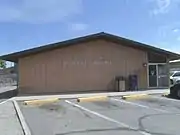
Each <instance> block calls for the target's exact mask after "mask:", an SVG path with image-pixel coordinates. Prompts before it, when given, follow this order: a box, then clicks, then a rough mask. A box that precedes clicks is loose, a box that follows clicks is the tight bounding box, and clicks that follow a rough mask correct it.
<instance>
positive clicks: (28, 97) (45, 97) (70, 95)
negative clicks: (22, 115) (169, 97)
mask: <svg viewBox="0 0 180 135" xmlns="http://www.w3.org/2000/svg"><path fill="white" fill-rule="evenodd" d="M167 91H168V89H163V90H148V91H134V92H108V93H88V94H66V95H44V96H20V97H14V99H15V100H16V101H24V100H37V99H38V100H39V99H47V98H60V99H74V98H75V99H76V98H85V97H94V96H108V97H111V96H125V95H137V94H152V95H153V94H163V93H165V92H167Z"/></svg>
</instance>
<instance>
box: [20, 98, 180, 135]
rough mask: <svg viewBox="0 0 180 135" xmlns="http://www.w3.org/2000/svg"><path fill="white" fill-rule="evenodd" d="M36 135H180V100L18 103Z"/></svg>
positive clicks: (70, 100)
mask: <svg viewBox="0 0 180 135" xmlns="http://www.w3.org/2000/svg"><path fill="white" fill-rule="evenodd" d="M18 104H19V106H20V109H21V111H22V114H23V116H24V118H25V121H26V123H27V125H28V127H29V129H30V131H31V133H32V135H41V134H43V135H87V134H88V135H109V134H113V135H119V134H121V135H179V134H180V129H179V122H180V101H179V100H174V99H167V98H165V97H160V96H158V95H156V96H147V97H145V98H140V99H131V100H122V99H121V98H120V97H110V98H107V99H106V100H103V101H87V102H77V100H75V99H68V100H60V101H58V102H55V103H51V104H44V105H24V104H23V102H18Z"/></svg>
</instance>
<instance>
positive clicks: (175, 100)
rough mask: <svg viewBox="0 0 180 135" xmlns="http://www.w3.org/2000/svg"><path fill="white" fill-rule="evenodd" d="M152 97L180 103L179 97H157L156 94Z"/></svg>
mask: <svg viewBox="0 0 180 135" xmlns="http://www.w3.org/2000/svg"><path fill="white" fill-rule="evenodd" d="M151 98H155V99H161V100H169V101H173V102H179V103H180V100H178V99H172V98H167V97H156V96H151Z"/></svg>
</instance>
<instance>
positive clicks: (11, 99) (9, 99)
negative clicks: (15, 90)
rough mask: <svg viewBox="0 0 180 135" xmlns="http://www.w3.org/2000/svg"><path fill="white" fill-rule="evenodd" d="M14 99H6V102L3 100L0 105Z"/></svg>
mask: <svg viewBox="0 0 180 135" xmlns="http://www.w3.org/2000/svg"><path fill="white" fill-rule="evenodd" d="M13 99H14V98H9V99H6V100H4V101H2V102H0V105H2V104H4V103H6V102H8V101H12V100H13Z"/></svg>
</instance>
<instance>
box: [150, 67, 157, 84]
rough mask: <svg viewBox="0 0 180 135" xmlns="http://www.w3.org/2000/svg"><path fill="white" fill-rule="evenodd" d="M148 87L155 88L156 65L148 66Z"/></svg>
mask: <svg viewBox="0 0 180 135" xmlns="http://www.w3.org/2000/svg"><path fill="white" fill-rule="evenodd" d="M148 68H149V73H148V74H149V87H157V86H158V83H157V81H158V80H157V65H149V67H148Z"/></svg>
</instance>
